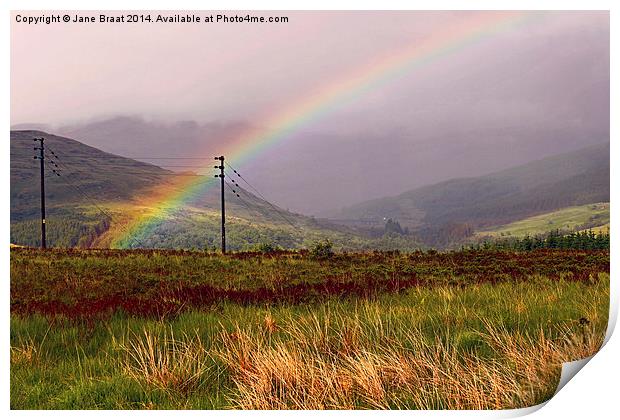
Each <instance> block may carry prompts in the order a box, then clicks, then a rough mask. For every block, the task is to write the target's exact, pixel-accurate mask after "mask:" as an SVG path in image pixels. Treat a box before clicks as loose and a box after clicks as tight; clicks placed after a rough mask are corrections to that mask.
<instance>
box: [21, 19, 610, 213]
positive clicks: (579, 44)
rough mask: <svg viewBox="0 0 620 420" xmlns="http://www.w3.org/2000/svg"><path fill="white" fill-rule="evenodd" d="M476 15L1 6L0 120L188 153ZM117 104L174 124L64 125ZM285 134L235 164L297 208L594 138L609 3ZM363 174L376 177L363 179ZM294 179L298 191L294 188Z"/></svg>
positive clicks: (602, 91)
mask: <svg viewBox="0 0 620 420" xmlns="http://www.w3.org/2000/svg"><path fill="white" fill-rule="evenodd" d="M475 13H476V12H280V13H275V12H274V13H268V14H264V15H272V16H280V15H282V16H288V18H289V22H288V23H272V24H245V23H244V24H209V23H204V24H186V25H183V24H107V25H105V24H98V23H97V24H50V25H40V24H39V25H27V24H20V23H16V22H15V15H16V14H17V12H13V20H12V24H11V123H12V124H20V123H45V124H51V125H52V126H55V127H62V126H64V127H67V126H71V127H73V128H74V132H76V133H81V134H82V135H83V138H80V137H76V139H77V140H83V141H85V142H87V143H89V144H93V145H95V146H97V147H100V148H102V149H104V150H108V151H112V152H117V153H121V152H122V153H126V154H132V153H138V154H139V153H140V152H143V153H144V151H150V153H149V155H162V154H164V155H165V154H168V153H173V152H176V153H175V154H177V155H179V154H184V153H185V154H187V153H192V150H194V149H195V147H197V146H196V141H199V140H200V141H201V140H202V139H203V138H204V142H205V144H206V145H207V146H210V145H213V148H216V146H217V141H220V140H221V138H222V137H221V132H220V131H217V130H216V131H217V132H218V136H219V137H218V138H216V137H214V136H208V135H206V134H205V135H204V137H201V135H200V133H201V132H203V133H212V132H213V125H214V124H216V125H217V127H220V129H221V127H222V126H224V127H228V126H232V127H233V128H232V130H233V131H234V130H236V128H234V127H237V126H239V125H241V126H244V125H249V126H259V127H260V126H263V125H264V124H265V121H268V118H265V116H268V115H269V114H270V113H272V112H279V111H282V110H286V109H287V106H289V104H294V103H296V102H297V101H299V99H300V98H304V97H306V96H308V95H310V94H312V92H313V91H315V90H316V89H319V88H320V87H322V86H324V85H325V84H326V83H329V81H332V80H341V79H342V78H343V77H346V75H347V74H350V73H352V72H354V71H355V69H357V68H360V67H364V66H368V65H372V63H373V62H374V61H376V60H378V59H380V57H383V56H385V55H386V54H388V53H389V52H390V51H398V50H399V49H403V48H407V46H409V45H412V44H416V43H420V44H423V43H425V42H429V40H432V39H433V37H438V36H441V34H442V33H443V32H444V31H446V30H449V29H447V28H451V27H453V26H455V25H458V24H460V23H462V22H465V21H467V20H468V19H472V16H473V15H474V14H475ZM21 14H22V15H31V16H37V15H40V14H41V13H37V12H28V13H21ZM82 14H83V15H93V16H97V13H88V12H82ZM196 14H197V15H200V16H206V15H209V14H210V13H208V12H201V13H196ZM253 14H254V15H261V14H260V13H257V12H253ZM117 116H132V117H137V118H138V120H136V121H137V122H138V123H139V124H143V125H149V124H150V125H151V127H150V128H151V129H152V128H153V124H155V126H157V125H159V126H162V125H166V124H167V125H168V128H171V127H172V130H168V132H167V131H166V130H157V131H158V132H161V133H167V134H165V135H168V136H170V138H169V141H166V138H163V139H161V138H160V139H157V143H156V144H155V143H153V144H149V141H154V140H149V139H150V138H152V137H151V136H147V135H145V136H143V137H140V135H139V134H136V132H133V133H132V137H131V139H128V138H127V139H126V138H124V137H123V136H122V130H121V129H119V128H118V126H114V127H113V128H114V130H112V131H110V127H107V128H106V130H107V131H105V130H104V131H105V132H106V133H110V132H113V133H114V135H115V136H116V139H111V138H108V139H107V140H106V138H105V135H103V134H102V131H101V130H99V131H97V130H93V129H91V128H89V130H82V131H80V130H75V127H78V128H80V127H79V126H82V128H83V127H84V126H85V125H88V124H89V123H91V122H93V121H94V122H101V121H105V120H106V119H107V118H110V117H117ZM188 120H193V121H196V122H197V124H198V126H199V127H207V128H205V131H200V130H198V131H197V130H196V129H195V127H194V128H193V130H194V131H195V133H194V134H193V135H194V136H196V138H192V139H191V141H190V140H188V141H187V143H185V144H184V143H183V141H182V140H180V139H179V138H178V136H175V135H174V134H170V132H174V129H176V128H175V127H177V128H178V125H175V122H176V121H188ZM111 121H114V120H111ZM110 124H112V125H113V124H114V123H110ZM183 127H185V126H181V128H178V129H179V130H182V128H183ZM209 127H210V128H209ZM185 128H187V127H185ZM119 130H121V131H119ZM209 130H211V131H209ZM61 131H62V130H61ZM68 131H70V130H68ZM65 132H67V130H65ZM145 132H146V131H145ZM182 132H183V131H180V133H182ZM85 133H86V134H85ZM162 135H163V134H162ZM173 137H175V138H173ZM288 137H289V138H288V139H286V140H284V141H283V142H282V143H280V144H279V145H278V146H277V147H276V148H274V149H273V150H271V153H267V154H266V155H265V156H262V157H260V159H257V160H256V161H254V162H249V163H248V164H247V165H248V168H247V171H249V173H250V174H251V175H252V176H254V177H255V178H256V179H257V180H258V182H259V183H260V184H261V185H263V186H264V188H265V189H266V190H267V191H268V192H269V194H270V196H271V197H273V198H274V200H275V201H276V202H278V203H279V204H281V205H283V206H285V207H290V208H291V209H295V210H301V211H304V212H319V211H323V210H327V209H331V208H337V207H340V206H343V205H348V204H352V203H354V202H356V201H360V200H364V199H368V198H375V197H380V196H382V195H387V194H395V193H399V192H402V191H404V190H407V189H410V188H414V187H417V186H421V185H424V184H427V183H431V182H437V181H441V180H444V179H447V178H450V177H455V176H472V175H480V174H482V173H486V172H490V171H493V170H497V169H502V168H505V167H507V166H510V165H514V164H519V163H524V162H526V161H528V160H531V159H533V158H536V157H539V156H545V155H551V154H556V153H560V152H563V151H568V150H575V149H577V148H579V147H583V146H587V145H589V144H595V143H600V142H602V141H608V140H609V16H608V13H606V12H551V13H547V14H546V15H545V16H544V17H542V18H540V19H537V20H535V21H533V22H531V23H529V24H525V25H520V26H516V27H514V28H512V29H508V30H504V31H500V32H498V33H497V34H495V35H493V36H490V37H485V38H483V39H481V40H480V41H479V42H476V43H473V44H471V45H467V46H465V47H463V48H458V49H456V50H455V51H454V52H453V53H450V54H448V55H446V56H442V57H440V58H438V59H435V60H431V61H429V62H428V63H426V64H425V65H423V66H421V67H419V68H417V69H415V70H413V71H411V72H408V73H406V74H404V75H402V77H399V78H397V79H395V80H392V81H390V82H389V83H385V84H382V85H380V86H378V87H377V88H375V89H373V90H370V91H368V92H366V93H365V94H364V95H362V96H360V97H357V98H356V99H355V100H353V101H351V102H348V103H343V104H340V105H339V106H337V107H335V108H334V109H332V110H331V111H330V112H329V113H327V114H326V115H324V116H323V117H321V118H318V119H315V120H312V121H309V123H308V124H306V125H303V126H302V127H300V128H299V129H297V130H296V131H294V132H292V133H290V135H289V136H288ZM197 139H198V140H197ZM128 142H132V144H131V148H130V149H128V148H127V147H130V146H127V145H126V146H123V144H127V143H128ZM206 149H209V147H207V148H206ZM206 149H205V150H206ZM134 156H135V155H134ZM319 162H320V165H321V166H320V168H321V170H320V171H317V164H318V163H319ZM343 162H344V163H343ZM274 165H275V167H278V168H279V172H278V175H279V176H274V175H273V171H272V168H273V167H274ZM375 167H376V168H377V169H371V170H369V168H375ZM379 168H383V169H379ZM375 171H379V172H381V173H382V174H383V175H384V176H387V177H388V178H389V180H390V181H389V182H385V180H377V179H376V178H377V177H376V176H375V175H376V173H375V174H373V172H375ZM293 178H294V179H293ZM300 188H301V189H302V190H303V191H305V192H306V193H304V194H298V193H296V192H297V191H299V189H300Z"/></svg>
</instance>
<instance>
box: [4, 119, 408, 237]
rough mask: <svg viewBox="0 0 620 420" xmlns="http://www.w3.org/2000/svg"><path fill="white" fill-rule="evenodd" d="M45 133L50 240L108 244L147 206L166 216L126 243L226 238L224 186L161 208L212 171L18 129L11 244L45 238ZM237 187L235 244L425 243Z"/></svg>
mask: <svg viewBox="0 0 620 420" xmlns="http://www.w3.org/2000/svg"><path fill="white" fill-rule="evenodd" d="M41 136H42V137H45V144H46V148H48V150H49V153H48V154H47V158H46V159H47V161H46V165H47V169H48V170H47V172H46V209H47V239H48V244H49V246H62V247H74V246H80V247H108V246H110V244H111V241H112V238H114V237H117V236H121V235H120V234H121V233H122V231H123V229H124V225H125V224H126V223H127V222H128V221H130V220H132V218H136V217H138V216H139V215H140V214H145V213H146V214H149V213H153V214H164V215H165V216H160V217H159V218H158V223H157V224H156V226H155V228H154V229H153V230H151V231H149V232H148V233H146V234H144V235H142V236H139V237H137V238H132V239H130V240H126V241H124V242H123V243H122V244H121V245H122V246H123V247H129V248H135V247H149V248H185V249H189V248H199V249H204V248H212V247H215V246H217V245H218V244H219V241H220V226H219V223H220V214H219V206H220V193H219V189H218V188H213V189H210V190H208V191H207V192H206V193H205V194H203V195H201V196H200V197H197V198H196V199H195V200H193V201H192V202H191V203H190V204H188V205H186V206H185V207H182V208H180V209H177V210H176V211H174V212H159V211H158V210H159V209H158V207H157V206H158V205H159V200H158V199H157V198H156V197H158V194H159V196H160V197H164V196H165V194H166V193H169V192H175V191H179V190H181V188H182V184H183V182H184V180H187V179H188V177H191V178H189V179H191V180H195V181H196V182H201V180H204V181H205V182H207V181H209V182H210V181H211V180H212V178H211V175H207V176H204V177H201V176H198V175H196V174H192V173H176V172H172V171H169V170H165V169H162V168H160V167H158V166H155V165H151V164H147V163H143V162H140V161H136V160H133V159H128V158H124V157H121V156H116V155H112V154H109V153H105V152H102V151H100V150H98V149H96V148H93V147H89V146H86V145H84V144H82V143H80V142H78V141H76V140H73V139H68V138H64V137H59V136H54V135H51V134H48V133H44V132H41V131H11V243H13V244H17V245H30V246H36V245H38V244H39V241H40V220H39V211H40V210H39V209H40V207H39V200H40V198H39V166H38V165H39V161H38V160H35V159H33V152H34V151H33V147H34V142H33V141H32V139H33V138H34V137H41ZM52 151H53V152H54V153H55V155H56V156H57V157H56V156H54V155H52V154H51V152H52ZM210 163H211V162H209V164H210ZM56 165H57V166H56ZM51 169H54V170H56V171H58V172H59V173H60V174H61V175H60V176H57V175H56V174H54V173H53V172H52V171H51ZM235 188H236V189H237V190H238V191H237V192H238V193H239V195H240V197H237V194H235V193H233V192H232V191H230V189H229V188H228V189H227V190H226V203H227V205H226V209H227V234H228V235H227V236H228V245H229V248H230V249H251V248H252V247H255V246H257V245H259V244H267V243H269V244H273V245H275V246H281V247H286V248H297V247H302V246H303V247H305V246H309V245H311V244H312V242H314V241H318V240H323V239H330V240H332V242H334V244H335V246H336V247H337V248H346V249H369V248H404V249H407V248H409V249H410V248H417V247H418V246H419V244H418V243H417V242H416V241H415V240H414V238H412V237H377V238H367V237H365V236H362V235H360V234H358V233H357V232H356V231H354V230H353V229H351V228H348V227H345V226H342V225H337V224H334V223H331V222H328V221H325V220H322V221H319V220H315V219H314V218H311V217H307V216H303V215H300V214H296V213H291V212H287V211H286V210H283V209H281V208H278V207H276V206H274V205H273V204H271V203H268V202H266V201H264V200H262V199H260V198H259V197H257V196H256V195H254V194H252V193H250V192H249V191H247V190H245V189H243V188H238V187H235Z"/></svg>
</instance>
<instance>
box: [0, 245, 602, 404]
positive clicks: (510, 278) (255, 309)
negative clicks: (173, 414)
mask: <svg viewBox="0 0 620 420" xmlns="http://www.w3.org/2000/svg"><path fill="white" fill-rule="evenodd" d="M608 273H609V254H608V252H602V251H549V250H547V251H535V252H524V253H515V252H491V251H465V252H451V253H436V252H427V253H423V252H414V253H397V252H372V253H350V254H340V253H339V254H335V255H333V256H331V257H329V258H317V257H313V256H312V255H311V254H309V253H307V252H276V253H270V254H261V253H236V254H230V255H227V256H222V255H218V254H210V253H204V252H182V251H111V250H105V251H103V250H102V251H96V250H89V251H79V250H48V251H45V252H41V251H39V250H34V249H30V248H13V249H11V373H10V375H11V407H12V408H13V409H25V408H30V409H32V408H42V409H77V408H109V409H116V408H137V409H148V408H160V409H161V408H194V409H206V408H258V409H264V408H274V409H279V408H318V409H321V408H413V409H420V408H432V409H435V408H455V409H466V408H513V407H524V406H530V405H534V404H537V403H540V402H542V401H544V400H546V399H548V398H549V397H551V396H552V395H553V392H554V390H555V388H556V386H557V382H558V380H559V375H560V363H561V362H563V361H569V360H575V359H579V358H583V357H586V356H589V355H591V354H593V353H594V352H596V350H597V349H598V348H599V347H600V345H601V343H602V339H603V336H604V332H605V329H606V326H607V316H608V307H609V275H608Z"/></svg>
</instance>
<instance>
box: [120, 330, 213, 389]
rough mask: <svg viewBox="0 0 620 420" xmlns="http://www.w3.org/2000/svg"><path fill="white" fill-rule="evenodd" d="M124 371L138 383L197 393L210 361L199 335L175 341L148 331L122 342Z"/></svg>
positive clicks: (209, 366)
mask: <svg viewBox="0 0 620 420" xmlns="http://www.w3.org/2000/svg"><path fill="white" fill-rule="evenodd" d="M120 348H121V349H122V350H123V352H124V354H125V357H124V359H123V361H122V365H123V370H124V372H125V373H126V374H127V375H128V376H129V377H131V378H133V379H135V380H137V381H138V382H140V383H146V384H148V385H150V386H154V387H156V388H159V389H162V390H165V391H168V392H173V393H179V394H184V395H186V394H188V393H189V392H192V391H194V390H196V389H197V388H198V387H199V386H200V385H201V384H202V383H203V382H204V381H205V380H206V379H207V378H208V376H209V373H210V368H211V366H212V363H211V361H212V360H211V358H210V355H209V353H208V351H207V350H206V349H205V346H204V345H203V343H202V341H201V339H200V337H199V336H198V334H195V335H193V336H188V335H185V336H184V337H183V338H182V339H181V340H176V339H175V338H174V334H173V333H172V332H171V333H170V334H169V335H168V333H164V336H163V337H159V336H157V335H155V334H153V333H150V332H148V331H146V330H145V331H144V332H143V334H142V335H141V336H139V335H136V334H133V335H132V336H131V337H130V338H129V339H128V340H127V343H121V344H120Z"/></svg>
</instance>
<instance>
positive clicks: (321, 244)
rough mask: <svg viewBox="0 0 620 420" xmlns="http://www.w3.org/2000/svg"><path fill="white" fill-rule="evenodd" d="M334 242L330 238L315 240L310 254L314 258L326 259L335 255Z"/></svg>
mask: <svg viewBox="0 0 620 420" xmlns="http://www.w3.org/2000/svg"><path fill="white" fill-rule="evenodd" d="M332 248H333V244H332V242H331V241H330V240H329V239H326V240H324V241H318V242H315V243H314V245H312V248H310V256H312V257H313V258H319V259H325V258H330V257H331V256H332V255H334V251H333V249H332Z"/></svg>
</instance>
